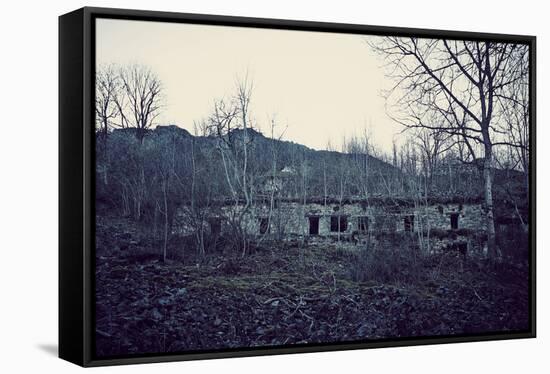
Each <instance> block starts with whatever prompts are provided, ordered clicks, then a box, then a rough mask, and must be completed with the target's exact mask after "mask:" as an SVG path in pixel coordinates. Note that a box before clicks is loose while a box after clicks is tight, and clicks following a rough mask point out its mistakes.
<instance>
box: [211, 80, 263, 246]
mask: <svg viewBox="0 0 550 374" xmlns="http://www.w3.org/2000/svg"><path fill="white" fill-rule="evenodd" d="M236 86H237V88H236V94H235V95H234V96H233V97H232V99H231V100H230V101H228V102H227V101H225V100H223V99H222V100H218V101H216V102H215V104H214V110H213V113H212V115H211V116H210V118H209V123H210V127H211V130H209V132H210V133H212V134H215V136H216V149H217V150H218V152H219V155H220V157H221V161H222V165H223V171H224V176H225V180H226V182H227V187H228V189H229V192H230V195H231V197H232V200H233V209H232V211H231V212H230V213H229V215H230V217H229V218H230V219H229V221H230V223H231V225H232V227H233V229H234V232H235V236H236V238H237V239H238V240H239V241H240V246H241V250H242V254H243V256H244V255H245V254H246V253H247V250H248V242H249V239H248V235H247V230H246V227H245V222H244V219H245V217H246V216H247V214H248V213H249V211H250V208H251V206H252V203H253V201H252V194H253V191H254V189H255V186H254V184H253V183H251V181H250V180H249V179H250V178H251V176H250V170H249V162H250V160H249V154H248V153H249V147H250V146H251V143H252V141H253V139H252V138H249V136H248V131H249V129H251V128H252V123H251V121H250V118H249V115H250V113H249V110H250V109H249V108H250V101H251V97H252V89H253V84H252V81H251V80H250V79H249V78H248V75H246V76H245V78H244V79H237V85H236ZM241 200H244V206H241Z"/></svg>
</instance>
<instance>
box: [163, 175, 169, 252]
mask: <svg viewBox="0 0 550 374" xmlns="http://www.w3.org/2000/svg"><path fill="white" fill-rule="evenodd" d="M162 194H163V198H164V245H163V250H162V261H163V262H166V247H167V244H168V199H167V196H166V180H164V181H163V182H162Z"/></svg>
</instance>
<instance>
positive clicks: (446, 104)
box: [370, 37, 527, 258]
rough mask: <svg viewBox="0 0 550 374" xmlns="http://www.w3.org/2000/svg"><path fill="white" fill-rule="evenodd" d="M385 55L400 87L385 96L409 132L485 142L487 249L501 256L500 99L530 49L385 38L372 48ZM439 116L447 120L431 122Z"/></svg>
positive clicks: (432, 40)
mask: <svg viewBox="0 0 550 374" xmlns="http://www.w3.org/2000/svg"><path fill="white" fill-rule="evenodd" d="M370 45H371V47H372V48H373V49H374V50H375V51H376V52H378V53H380V54H381V55H383V56H384V58H385V61H386V63H387V65H388V67H389V69H388V76H389V77H391V78H393V79H394V80H395V82H396V83H395V86H394V87H393V88H392V89H391V90H389V91H388V92H387V93H386V98H387V100H388V102H390V107H391V108H390V111H392V113H391V116H392V118H394V119H395V120H396V121H398V122H399V123H401V124H403V125H404V126H406V127H407V128H427V129H429V130H432V131H437V132H443V133H446V134H448V135H454V136H457V137H460V138H461V139H463V140H464V141H467V142H471V143H476V144H480V145H481V146H482V149H483V190H484V200H485V212H486V230H487V235H488V243H487V244H488V249H489V251H488V252H489V256H490V257H491V258H494V257H496V253H497V251H496V244H495V225H494V212H493V186H492V183H493V178H492V163H493V148H494V147H495V146H498V145H504V144H509V142H507V141H506V139H501V138H500V137H499V136H498V134H499V132H500V131H501V130H500V128H499V125H500V123H499V121H498V110H499V106H498V105H497V98H499V100H503V101H506V100H510V97H508V96H507V94H506V88H507V87H508V86H510V85H511V84H513V83H514V82H515V81H516V80H517V79H518V78H517V76H518V73H517V72H518V69H519V64H518V63H517V61H516V59H514V58H513V56H514V55H515V53H517V52H518V51H524V50H526V49H527V46H525V45H518V44H507V43H494V42H486V41H448V40H439V39H418V38H401V37H385V38H383V39H381V40H377V41H376V42H374V43H371V44H370ZM434 113H437V114H439V115H440V116H441V118H442V119H443V121H442V122H441V123H429V121H427V116H432V115H433V114H434Z"/></svg>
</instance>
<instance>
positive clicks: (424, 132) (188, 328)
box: [91, 16, 534, 360]
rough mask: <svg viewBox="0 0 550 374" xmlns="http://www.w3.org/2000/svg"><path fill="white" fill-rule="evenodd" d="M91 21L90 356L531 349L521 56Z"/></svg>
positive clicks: (400, 38) (438, 39)
mask: <svg viewBox="0 0 550 374" xmlns="http://www.w3.org/2000/svg"><path fill="white" fill-rule="evenodd" d="M93 22H94V25H93V29H92V30H94V34H93V38H94V39H93V40H94V44H92V48H93V57H94V60H93V61H92V73H93V76H92V81H93V91H94V95H95V97H94V98H93V99H94V102H93V103H92V105H93V109H92V110H93V125H94V124H95V129H94V130H93V131H94V134H93V135H92V137H93V139H92V147H93V149H92V154H93V165H94V167H93V171H92V173H93V176H92V183H93V194H92V199H93V200H92V204H93V210H92V212H93V213H92V214H93V216H92V217H91V219H92V225H93V229H92V239H91V240H92V243H93V247H92V258H93V261H92V269H91V272H92V279H93V287H92V298H93V306H92V311H93V313H92V317H91V318H92V319H93V321H92V324H93V330H92V338H93V346H92V347H93V356H94V358H96V359H99V360H101V359H117V358H132V357H143V356H148V355H170V354H186V353H200V352H235V351H239V350H250V351H252V350H254V349H271V348H273V349H276V348H283V347H284V348H297V347H324V346H332V345H338V344H354V343H368V342H406V341H408V340H411V339H424V338H426V339H428V338H451V337H465V338H475V337H480V336H489V335H490V336H503V337H504V336H506V334H513V333H529V332H531V331H533V330H532V327H533V323H534V321H533V316H534V314H533V311H532V306H533V303H532V298H533V297H534V296H533V294H532V293H533V290H532V288H531V285H532V284H533V283H532V281H533V280H532V274H533V272H532V270H533V269H532V266H533V263H532V259H533V257H532V256H533V252H534V243H531V237H532V236H531V229H532V225H533V223H532V222H531V219H532V217H531V216H532V215H531V209H532V207H531V206H530V204H531V203H532V201H531V196H533V195H532V191H531V190H532V186H530V181H531V180H532V179H531V177H532V175H531V167H532V165H531V163H530V160H531V159H532V155H531V151H532V149H531V138H530V133H531V129H532V126H533V119H532V118H531V117H532V113H531V110H532V105H531V99H532V98H531V94H532V92H533V90H532V87H531V84H532V83H533V76H532V72H533V69H532V68H533V67H532V66H531V61H530V58H531V57H532V56H533V54H532V52H533V51H532V50H531V48H532V44H531V43H529V39H528V38H525V39H523V41H522V40H521V39H513V38H510V40H507V39H506V37H504V36H503V37H502V38H496V39H492V38H489V37H484V36H483V35H480V36H476V37H474V36H472V35H468V34H464V37H462V38H461V37H457V36H454V37H443V36H436V35H437V34H436V33H435V32H434V33H432V34H431V35H433V36H429V34H423V35H418V36H415V35H412V34H411V32H405V33H402V34H399V33H398V32H391V33H390V32H388V33H387V34H385V33H384V31H383V28H382V29H380V31H379V32H376V33H371V34H369V33H366V32H365V33H353V32H330V31H311V30H300V29H298V28H296V27H295V28H294V29H285V28H283V27H254V26H253V25H248V26H246V27H245V26H236V25H221V24H215V23H211V24H208V23H207V22H196V23H193V22H176V21H171V22H163V21H158V20H156V21H155V20H139V19H131V18H126V19H125V18H124V17H118V18H117V17H115V16H111V17H100V16H98V17H97V18H94V19H93ZM455 35H456V34H455ZM93 125H92V127H93Z"/></svg>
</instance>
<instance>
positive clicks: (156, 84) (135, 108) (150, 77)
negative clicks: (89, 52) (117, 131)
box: [117, 65, 162, 141]
mask: <svg viewBox="0 0 550 374" xmlns="http://www.w3.org/2000/svg"><path fill="white" fill-rule="evenodd" d="M119 75H120V79H121V81H122V91H123V98H119V99H118V100H117V103H118V104H117V105H118V106H119V110H120V111H121V113H122V114H121V115H122V118H123V120H122V125H123V127H124V121H127V126H129V127H134V128H136V135H137V137H138V139H139V140H140V141H142V140H143V137H144V135H145V133H146V131H147V130H148V129H149V128H151V127H152V126H153V125H154V123H155V120H156V118H157V117H158V115H159V114H160V109H161V104H162V96H161V93H162V85H161V82H160V80H159V78H158V77H157V76H156V75H155V73H154V72H153V71H152V70H151V69H150V68H149V67H146V66H143V65H131V66H128V67H122V68H121V69H120V72H119ZM123 100H125V102H123Z"/></svg>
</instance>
